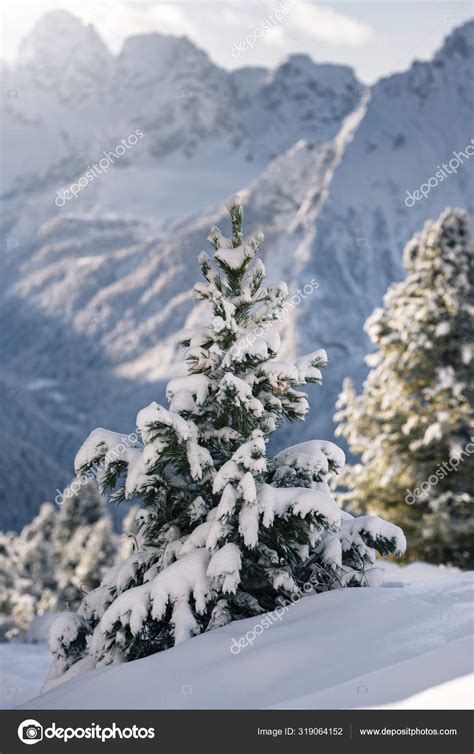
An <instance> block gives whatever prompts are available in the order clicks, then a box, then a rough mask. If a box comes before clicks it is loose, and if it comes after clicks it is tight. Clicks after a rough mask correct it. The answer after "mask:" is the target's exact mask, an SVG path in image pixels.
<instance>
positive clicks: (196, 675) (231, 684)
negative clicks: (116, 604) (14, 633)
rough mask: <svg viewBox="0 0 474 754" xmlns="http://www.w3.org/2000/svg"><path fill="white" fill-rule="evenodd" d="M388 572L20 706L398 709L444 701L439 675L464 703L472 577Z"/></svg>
mask: <svg viewBox="0 0 474 754" xmlns="http://www.w3.org/2000/svg"><path fill="white" fill-rule="evenodd" d="M387 576H389V579H390V580H389V581H387V583H386V585H385V586H383V587H376V588H375V587H374V588H371V589H346V590H340V591H332V592H328V593H326V594H321V595H319V596H311V597H306V598H304V599H303V600H301V601H300V602H299V603H298V604H296V605H294V606H292V607H290V608H289V609H288V610H286V611H284V613H283V614H282V615H281V616H280V617H276V616H274V615H273V618H274V619H272V620H270V619H269V618H270V616H267V620H266V622H265V617H266V616H259V618H249V619H247V620H244V621H239V622H236V623H233V624H231V625H229V626H225V627H223V628H221V629H217V630H215V631H212V632H210V633H207V634H203V635H200V636H197V637H195V638H194V639H191V640H190V641H186V642H184V643H183V644H181V645H180V646H178V647H175V648H173V649H170V650H168V651H166V652H162V653H159V654H157V655H154V656H152V657H148V658H146V659H143V660H138V661H135V662H131V663H128V664H123V665H113V666H108V667H104V668H100V669H97V670H94V671H92V672H89V673H84V674H83V675H81V676H80V677H76V678H72V679H71V680H69V681H67V682H65V683H63V684H61V685H60V686H58V687H56V688H53V689H52V690H51V691H49V692H47V693H45V694H43V695H41V696H39V697H37V698H36V699H32V700H31V701H30V702H28V703H27V704H26V705H24V707H25V708H29V709H73V708H79V709H94V708H101V709H104V708H111V709H112V708H121V709H140V708H148V709H153V708H154V709H173V708H179V709H190V708H201V709H206V708H309V709H311V708H315V709H317V708H321V709H322V708H354V707H373V706H376V707H381V706H387V705H389V706H398V707H403V706H404V701H403V700H407V702H406V703H407V706H413V705H414V704H415V703H416V702H415V703H414V702H413V697H415V700H416V699H419V704H420V706H421V705H422V706H423V707H424V708H430V707H434V708H443V707H444V695H443V693H442V692H440V684H446V683H448V682H454V681H455V679H458V680H457V681H456V682H454V683H453V684H451V686H450V687H449V688H450V704H452V705H453V706H458V707H466V706H469V705H470V704H471V701H470V699H469V698H468V690H469V683H468V680H467V679H462V677H463V676H466V674H468V673H469V672H470V671H471V670H472V648H473V644H472V615H473V609H472V608H473V596H472V595H473V592H472V586H473V575H472V574H466V573H464V574H462V573H454V574H453V573H451V572H450V571H445V572H440V571H439V570H438V573H437V577H436V578H432V579H431V580H424V581H419V582H417V581H407V583H402V580H403V577H404V569H400V568H396V569H390V574H387ZM407 576H409V574H407ZM433 576H434V573H433ZM239 640H240V651H239V647H238V643H239ZM244 644H245V646H243V645H244ZM232 648H233V649H232ZM436 687H437V688H436ZM441 688H442V687H441ZM429 689H433V692H430V691H428V690H429ZM416 695H419V696H416ZM410 698H411V701H410Z"/></svg>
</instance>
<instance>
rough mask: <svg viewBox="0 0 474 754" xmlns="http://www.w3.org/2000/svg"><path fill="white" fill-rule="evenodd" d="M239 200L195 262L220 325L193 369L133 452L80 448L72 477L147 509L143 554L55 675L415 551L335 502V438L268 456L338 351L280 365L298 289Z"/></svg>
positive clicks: (91, 611) (200, 339)
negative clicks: (269, 280)
mask: <svg viewBox="0 0 474 754" xmlns="http://www.w3.org/2000/svg"><path fill="white" fill-rule="evenodd" d="M228 209H229V213H230V219H231V235H230V237H229V238H226V237H224V236H223V235H222V233H221V232H220V230H219V229H218V228H213V229H212V230H211V232H210V235H209V241H210V244H211V246H212V248H213V256H212V258H210V256H209V255H208V254H207V253H205V252H202V253H201V255H200V256H199V264H200V267H201V271H202V275H203V278H204V281H203V282H199V283H197V284H196V286H195V289H194V292H195V295H196V297H197V298H198V299H199V300H201V301H203V302H205V303H206V305H207V309H208V319H207V321H204V322H203V323H202V325H201V326H198V327H195V328H193V329H192V330H191V331H189V332H186V333H184V334H183V337H182V341H181V344H182V346H183V347H184V348H185V349H186V360H187V365H188V374H187V375H186V376H183V377H179V378H176V379H173V380H171V381H170V382H169V383H168V386H167V398H168V401H169V407H168V408H165V407H164V406H161V405H159V404H157V403H155V402H152V403H150V405H148V406H146V407H145V408H143V409H142V410H141V411H139V413H138V415H137V421H136V424H137V432H138V436H139V439H138V440H137V442H136V443H135V446H134V447H129V446H128V447H127V446H126V444H125V443H123V437H122V436H121V435H120V434H117V433H115V432H111V431H109V430H105V429H96V430H95V431H93V432H92V433H91V435H90V436H89V437H88V439H87V440H86V442H85V443H84V445H83V446H82V448H81V449H80V450H79V452H78V454H77V456H76V460H75V466H76V471H77V472H78V473H80V474H84V473H89V472H90V471H93V470H94V469H98V471H97V475H96V478H97V480H98V482H99V486H100V489H101V491H102V492H104V493H109V494H110V497H111V500H113V501H120V500H123V499H129V498H141V500H142V502H143V508H142V510H141V518H140V523H139V532H138V535H137V538H136V549H135V550H134V552H133V553H132V554H131V555H130V556H129V557H128V558H127V559H125V560H124V561H123V562H122V563H119V564H117V565H116V566H114V567H113V568H112V569H111V570H110V571H109V572H108V573H107V574H106V575H105V577H104V578H103V580H102V583H101V584H100V586H99V587H98V588H97V589H95V590H93V591H92V592H89V593H88V594H87V595H86V596H85V597H84V599H83V601H82V604H81V606H80V608H79V610H78V611H77V612H75V613H69V614H64V615H62V616H61V617H60V618H59V619H58V621H57V622H56V624H55V626H53V630H52V633H51V648H52V650H53V652H54V655H55V659H54V662H53V666H52V668H51V671H50V676H49V679H50V680H49V682H50V683H56V682H57V680H56V679H58V678H59V677H61V676H63V674H64V673H65V672H66V671H68V670H69V669H70V672H69V673H68V676H70V675H71V674H75V673H77V672H81V671H82V670H86V669H90V668H93V667H95V666H96V665H103V664H108V663H111V662H120V661H127V660H133V659H136V658H139V657H143V656H146V655H150V654H153V653H155V652H157V651H160V650H163V649H166V648H168V647H171V646H173V645H175V644H178V643H180V642H182V641H184V640H186V639H189V638H190V637H192V636H194V635H196V634H199V633H201V632H203V631H209V630H211V629H214V628H217V627H219V626H223V625H225V624H227V623H229V622H230V621H233V620H236V619H239V618H244V617H248V616H255V615H258V614H261V613H263V612H265V611H268V610H273V609H275V608H276V607H277V606H278V605H279V604H280V603H281V602H282V601H288V599H290V598H291V597H294V595H295V594H301V595H303V594H305V593H307V591H308V588H307V585H308V584H310V585H311V586H312V589H313V591H314V592H320V591H325V590H328V589H332V588H340V587H346V586H366V585H369V584H370V583H371V582H372V580H373V577H374V568H373V566H374V563H375V558H376V551H378V552H380V553H381V554H383V555H386V554H390V553H396V554H400V553H402V552H403V551H404V549H405V539H404V536H403V533H402V531H401V530H400V529H399V528H398V527H397V526H394V525H392V524H389V523H386V522H384V521H382V520H381V519H379V518H377V517H375V516H362V517H359V518H354V517H353V516H352V515H350V514H349V513H347V512H345V511H343V510H341V509H340V508H339V507H338V506H337V504H336V503H335V501H334V499H333V497H332V495H331V492H330V487H329V483H330V481H331V479H332V478H333V477H334V476H335V475H337V474H338V473H339V472H340V470H341V469H342V467H343V465H344V460H345V459H344V454H343V452H342V451H341V450H340V449H339V448H338V447H337V446H336V445H334V444H333V443H331V442H327V441H324V440H312V441H310V442H305V443H302V444H300V445H295V446H293V447H290V448H287V449H286V450H284V451H282V452H280V453H278V454H277V455H275V456H274V457H268V456H267V445H268V441H269V439H270V437H271V435H272V434H273V432H275V430H277V429H278V428H279V427H280V426H281V425H284V423H285V422H288V421H301V420H303V419H304V417H305V415H306V413H307V411H308V401H307V396H306V395H305V393H304V392H301V391H300V390H299V389H298V387H299V386H301V385H305V384H308V383H320V382H321V371H320V370H321V368H323V367H324V366H326V363H327V357H326V353H325V352H324V351H323V350H316V351H314V352H313V353H310V354H307V355H305V356H303V357H301V358H299V359H297V360H296V361H294V362H293V363H289V362H286V361H282V360H279V359H278V351H279V347H280V337H279V334H278V332H277V329H276V328H275V326H274V325H275V324H276V323H277V321H278V319H279V318H280V316H281V311H282V310H283V308H284V306H285V300H286V297H287V294H288V291H287V286H286V285H285V284H284V283H278V284H277V285H264V277H265V269H264V266H263V263H262V261H261V260H260V259H259V258H258V251H259V248H260V246H261V244H262V241H263V235H262V234H261V233H257V234H256V235H254V236H252V237H250V238H248V239H244V237H243V232H242V222H243V209H242V204H241V201H240V200H239V198H238V197H236V198H234V199H233V200H232V201H231V202H230V204H229V206H228ZM269 324H270V325H272V326H271V327H267V325H269ZM236 344H238V347H236ZM121 442H122V447H123V452H122V453H121V454H120V457H118V458H117V456H116V455H115V456H114V457H113V458H112V457H111V455H110V453H109V450H110V449H111V448H117V447H118V446H120V444H121Z"/></svg>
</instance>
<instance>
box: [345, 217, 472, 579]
mask: <svg viewBox="0 0 474 754" xmlns="http://www.w3.org/2000/svg"><path fill="white" fill-rule="evenodd" d="M404 264H405V266H406V268H407V276H406V279H405V280H404V281H403V282H400V283H396V284H394V285H392V286H391V287H390V288H389V290H388V292H387V294H386V296H385V299H384V308H383V309H377V310H376V311H375V312H374V313H373V314H372V316H371V317H370V318H369V320H368V321H367V323H366V330H367V332H368V334H369V336H370V338H371V339H372V342H373V343H374V344H375V346H376V348H377V350H376V352H375V353H374V354H372V355H370V357H369V358H368V359H367V361H368V363H369V365H370V366H371V371H370V373H369V376H368V378H367V380H366V382H365V383H364V387H363V392H362V394H361V395H356V394H355V392H354V389H353V387H352V385H351V384H350V382H347V383H346V384H345V386H344V390H343V393H342V394H341V397H340V401H339V413H338V414H336V419H339V421H340V422H341V424H340V427H339V430H338V431H339V434H341V435H342V436H343V437H345V438H346V439H347V440H348V443H349V446H350V449H351V451H352V452H353V453H354V454H355V455H360V456H361V462H360V463H359V464H357V465H355V466H352V467H350V468H346V470H345V472H344V474H343V476H342V482H343V483H344V484H345V485H347V488H348V491H347V492H346V493H345V495H344V496H343V499H345V500H346V501H347V502H349V504H350V505H351V506H352V508H353V509H356V510H359V511H360V510H363V511H365V510H369V511H373V512H376V513H384V514H385V515H386V516H387V517H388V519H389V520H391V521H394V522H396V523H398V524H400V525H401V526H402V527H403V529H404V530H405V532H406V534H407V537H408V541H409V542H410V550H409V552H410V557H411V558H422V559H424V560H428V561H431V562H434V563H440V562H441V563H451V564H455V565H458V566H461V567H469V568H472V567H473V566H474V559H473V555H472V542H473V538H474V517H473V515H472V514H473V489H474V484H473V482H474V474H473V462H472V459H470V458H469V455H470V454H472V453H473V452H474V444H473V443H474V438H473V435H474V414H473V383H472V364H473V353H474V345H473V344H474V338H473V336H474V328H473V314H474V264H473V247H472V243H471V239H470V236H469V230H468V224H467V219H466V216H465V214H464V213H463V212H461V211H459V210H454V211H453V210H447V211H445V212H444V213H443V214H442V215H441V217H440V218H439V219H438V221H436V222H429V223H427V224H426V225H425V227H424V229H423V231H422V232H421V233H420V234H418V235H416V236H415V237H414V238H413V239H412V240H411V241H410V243H409V244H408V245H407V247H406V249H405V253H404Z"/></svg>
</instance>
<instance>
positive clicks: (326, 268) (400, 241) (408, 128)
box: [294, 21, 474, 402]
mask: <svg viewBox="0 0 474 754" xmlns="http://www.w3.org/2000/svg"><path fill="white" fill-rule="evenodd" d="M473 64H474V21H473V22H470V23H467V24H465V25H464V26H463V27H461V28H459V29H457V30H455V31H454V32H453V33H452V34H451V36H450V37H449V38H448V39H447V40H446V43H445V44H444V46H443V48H442V49H441V50H440V51H439V53H438V54H437V55H436V56H435V58H434V60H433V61H432V62H428V63H420V62H416V63H414V65H413V66H412V68H411V69H410V70H409V71H407V72H406V73H401V74H396V75H394V76H391V77H389V78H386V79H383V80H382V81H380V82H379V83H378V84H377V85H375V87H374V88H373V91H372V93H371V97H370V102H369V103H368V105H367V109H366V112H365V116H364V118H363V119H362V120H361V123H360V127H359V128H358V130H357V131H356V133H355V136H354V139H353V140H352V142H349V143H347V145H346V147H345V149H344V155H343V157H342V159H341V161H340V164H339V166H338V167H337V169H336V170H335V172H334V175H333V177H332V180H331V183H330V186H329V192H328V196H327V199H326V201H325V202H324V203H323V205H322V206H321V207H320V206H318V203H317V202H312V204H311V207H310V208H309V210H308V212H307V213H306V214H305V215H304V217H302V223H303V225H304V226H305V228H306V232H305V236H304V239H303V241H302V243H301V244H300V245H299V246H298V248H297V249H296V251H295V253H294V255H295V258H296V259H297V260H298V261H299V262H300V265H301V266H300V269H299V270H298V271H297V275H298V276H299V277H300V279H301V280H302V281H304V280H306V279H311V277H313V276H317V277H318V279H319V280H320V289H319V301H318V309H317V311H316V312H315V316H311V308H310V307H311V304H309V306H307V307H301V309H300V310H299V312H298V314H299V316H300V317H301V322H300V325H299V327H298V332H299V333H300V334H301V340H302V347H303V348H307V347H308V345H311V344H312V343H315V342H318V344H319V343H320V342H321V339H323V340H322V343H321V345H323V346H325V347H327V350H328V352H329V355H330V358H331V356H332V357H333V358H332V360H333V362H334V363H333V371H332V372H331V385H330V386H329V395H327V394H326V397H325V399H326V401H327V400H329V402H333V399H335V398H336V395H337V391H338V389H339V386H340V383H341V379H342V378H343V376H344V374H347V372H349V373H350V375H351V376H352V377H354V378H355V379H356V381H358V382H359V381H360V380H361V379H362V377H363V376H365V373H366V370H365V366H364V364H363V356H364V353H366V352H367V350H368V348H369V341H368V339H367V338H365V337H364V335H363V333H362V325H363V323H364V321H365V319H366V318H367V316H368V315H369V314H370V313H371V311H372V310H373V309H374V307H375V305H378V304H379V303H380V302H381V300H382V296H383V294H384V293H385V291H386V289H387V287H388V285H389V284H390V283H391V282H392V281H393V280H396V279H399V278H400V277H401V276H402V275H403V274H404V273H403V270H402V267H401V252H402V249H403V247H404V245H405V243H406V242H407V241H408V240H409V238H410V237H411V235H412V234H413V233H415V232H416V231H418V230H420V229H421V227H422V225H423V223H424V222H425V221H426V220H427V219H428V218H436V217H438V216H439V214H440V213H441V212H442V210H443V209H444V208H445V207H447V206H451V207H461V208H463V209H466V210H467V211H468V212H469V214H470V215H471V216H473V210H474V158H473V157H469V155H467V156H466V152H465V149H466V147H467V146H469V147H470V151H471V152H472V151H473V146H472V145H473V144H474V141H472V137H473V134H474V130H473V125H474V119H473V113H474V88H473V87H472V84H471V81H470V79H471V75H472V66H473ZM454 151H455V152H457V153H461V152H464V157H461V159H462V160H463V164H460V165H459V166H458V168H457V172H456V173H454V172H452V173H451V174H449V173H447V174H446V175H447V177H446V178H445V179H443V180H442V181H440V182H439V183H438V185H437V186H434V187H432V188H431V189H429V191H428V194H427V196H426V198H423V197H422V198H421V199H420V200H419V201H415V202H414V204H413V206H409V205H410V204H412V202H411V201H410V200H409V201H408V206H407V204H406V203H405V200H406V199H407V192H410V193H413V192H414V191H416V190H417V189H419V188H420V186H421V185H422V184H426V183H427V182H428V180H429V179H430V177H432V176H434V177H435V174H436V172H437V170H438V168H439V166H442V163H449V161H450V160H452V159H453V157H454V155H453V152H454ZM453 164H455V163H453ZM432 183H434V181H432ZM425 191H426V189H425ZM347 365H350V367H349V369H348V367H347Z"/></svg>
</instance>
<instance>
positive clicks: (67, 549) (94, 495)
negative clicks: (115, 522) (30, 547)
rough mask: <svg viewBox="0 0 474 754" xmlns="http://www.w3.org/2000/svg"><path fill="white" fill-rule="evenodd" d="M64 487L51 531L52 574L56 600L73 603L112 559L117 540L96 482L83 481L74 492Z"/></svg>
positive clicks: (97, 583)
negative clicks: (54, 579)
mask: <svg viewBox="0 0 474 754" xmlns="http://www.w3.org/2000/svg"><path fill="white" fill-rule="evenodd" d="M67 491H70V494H69V495H66V494H65V495H64V502H63V504H62V505H61V507H60V509H59V512H58V514H57V517H56V521H55V526H54V532H53V548H54V555H55V570H54V574H55V578H56V582H57V597H58V601H59V602H60V603H63V604H68V605H69V606H70V607H77V606H78V604H79V603H80V601H81V599H82V597H83V595H84V594H85V593H87V592H89V591H91V590H92V589H94V588H95V587H96V586H98V585H99V584H100V581H101V579H102V577H103V576H104V574H105V572H106V571H107V570H108V568H110V566H111V565H112V563H113V562H114V560H115V555H116V552H117V547H118V541H117V537H116V536H115V535H114V533H113V529H112V521H111V518H110V516H108V515H107V512H106V507H105V500H104V498H103V496H102V495H100V494H99V492H98V490H97V485H95V484H94V483H93V482H87V483H86V484H84V485H81V486H80V488H79V489H78V491H76V492H74V490H73V485H71V487H70V488H69V490H67ZM67 491H66V492H67Z"/></svg>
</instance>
